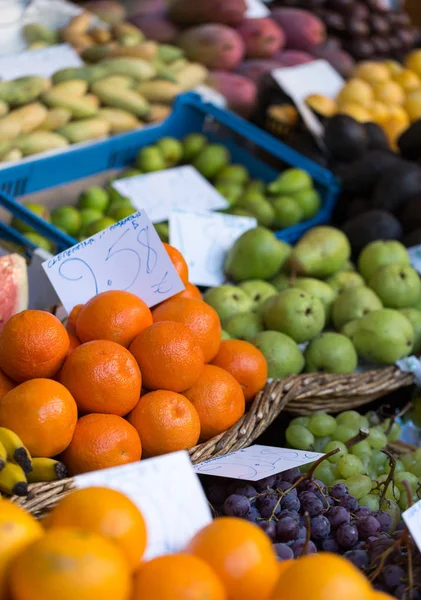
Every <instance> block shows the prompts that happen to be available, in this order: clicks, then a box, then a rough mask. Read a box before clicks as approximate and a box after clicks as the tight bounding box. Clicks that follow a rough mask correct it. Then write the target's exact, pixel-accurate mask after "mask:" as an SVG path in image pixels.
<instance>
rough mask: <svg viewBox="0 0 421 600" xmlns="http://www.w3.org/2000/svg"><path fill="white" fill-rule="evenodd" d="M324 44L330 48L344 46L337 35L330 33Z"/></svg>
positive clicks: (338, 48)
mask: <svg viewBox="0 0 421 600" xmlns="http://www.w3.org/2000/svg"><path fill="white" fill-rule="evenodd" d="M323 46H324V48H326V49H329V50H340V49H341V48H342V43H341V40H339V39H338V38H337V37H335V36H333V35H330V36H329V37H328V38H327V40H326V41H325V43H324V44H323Z"/></svg>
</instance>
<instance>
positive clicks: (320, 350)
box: [304, 332, 358, 374]
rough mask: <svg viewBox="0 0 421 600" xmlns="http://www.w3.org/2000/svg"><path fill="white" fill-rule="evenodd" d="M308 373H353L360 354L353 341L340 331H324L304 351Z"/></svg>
mask: <svg viewBox="0 0 421 600" xmlns="http://www.w3.org/2000/svg"><path fill="white" fill-rule="evenodd" d="M304 358H305V360H306V367H305V370H306V372H307V373H313V372H318V373H338V374H340V373H353V372H354V371H355V369H356V368H357V364H358V356H357V352H356V350H355V348H354V345H353V344H352V342H351V341H350V340H349V339H348V338H347V337H346V336H344V335H341V334H340V333H331V332H328V333H322V334H321V335H320V336H319V337H317V338H315V339H314V340H312V341H311V342H310V344H309V345H308V347H307V348H306V351H305V353H304Z"/></svg>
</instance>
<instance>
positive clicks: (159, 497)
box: [75, 452, 212, 560]
mask: <svg viewBox="0 0 421 600" xmlns="http://www.w3.org/2000/svg"><path fill="white" fill-rule="evenodd" d="M75 485H76V487H77V488H87V487H97V486H99V487H106V488H111V489H113V490H118V491H120V492H122V493H124V494H126V495H127V496H128V497H129V498H130V499H131V500H132V501H133V502H134V503H135V504H136V506H137V507H138V508H139V509H140V510H141V512H142V514H143V516H144V518H145V521H146V527H147V536H148V544H147V548H146V553H145V556H144V559H146V560H149V559H151V558H154V557H155V556H161V555H162V554H170V553H173V552H180V551H182V550H183V549H184V548H185V546H186V545H187V544H188V542H189V541H190V540H191V538H192V537H193V536H194V535H195V533H197V532H198V531H199V530H200V529H202V528H203V527H205V525H207V524H208V523H210V522H211V521H212V516H211V512H210V510H209V505H208V502H207V500H206V497H205V494H204V492H203V490H202V487H201V485H200V483H199V481H198V478H197V477H196V475H195V474H194V471H193V469H192V466H191V463H190V459H189V457H188V454H187V452H174V453H173V454H167V455H166V456H159V457H157V458H149V459H147V460H142V461H140V462H137V463H131V464H129V465H124V466H123V467H115V468H112V469H104V470H102V471H95V472H93V473H86V474H84V475H79V476H77V477H75Z"/></svg>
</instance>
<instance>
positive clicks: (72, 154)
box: [0, 93, 339, 250]
mask: <svg viewBox="0 0 421 600" xmlns="http://www.w3.org/2000/svg"><path fill="white" fill-rule="evenodd" d="M198 132H201V133H204V134H205V135H206V137H207V138H208V139H209V140H210V141H212V142H219V143H222V144H224V145H225V146H226V147H227V148H228V149H229V150H230V152H231V157H232V160H233V162H235V163H240V164H243V165H244V166H245V167H246V168H247V169H248V171H249V173H250V174H251V176H252V177H254V178H258V179H263V180H264V181H266V182H269V181H272V180H273V179H275V177H276V176H277V175H278V173H279V172H280V171H281V170H283V169H285V168H290V167H296V168H300V169H304V170H306V171H307V172H308V173H309V175H310V176H311V177H312V179H313V181H314V184H315V187H316V188H317V189H318V191H319V192H320V194H321V197H322V208H321V210H320V211H319V213H318V214H317V215H316V216H315V217H313V218H312V219H309V220H307V221H303V222H302V223H299V224H298V225H295V226H293V227H289V228H287V229H283V230H280V231H277V232H276V235H277V237H278V238H280V239H283V240H285V241H288V242H295V241H296V240H297V239H299V238H300V237H301V236H302V235H303V233H304V232H305V231H307V230H308V229H310V228H312V227H314V226H316V225H320V224H322V223H327V222H329V221H330V219H331V216H332V212H333V208H334V206H335V201H336V197H337V195H338V193H339V182H338V180H337V178H336V177H335V176H334V175H333V174H332V173H331V172H330V171H328V170H327V169H324V168H323V167H321V166H319V165H318V164H316V163H315V162H313V161H312V160H310V159H308V158H306V157H304V156H303V155H302V154H300V153H299V152H296V151H295V150H293V149H292V148H289V147H288V146H286V145H285V144H283V143H282V142H280V141H279V140H277V139H275V138H274V137H272V136H271V135H269V134H267V133H265V132H264V131H262V130H260V129H259V128H257V127H256V126H255V125H252V124H251V123H249V122H247V121H245V120H244V119H242V118H240V117H238V116H237V115H235V114H233V113H231V112H229V111H226V110H224V109H221V108H218V107H216V106H214V105H213V104H210V103H208V102H204V101H203V100H202V99H201V98H200V96H198V95H197V94H194V93H188V94H184V95H182V96H179V98H178V99H177V101H176V103H175V106H174V110H173V112H172V114H171V115H170V117H169V118H168V119H167V120H166V121H164V122H163V123H162V124H160V125H155V126H150V127H146V128H144V129H141V130H138V131H134V132H131V133H126V134H123V135H119V136H115V137H112V138H109V139H106V140H103V141H100V142H96V143H89V144H83V145H79V146H75V147H70V148H69V149H68V150H66V151H62V152H59V153H57V152H55V153H53V154H51V153H50V154H48V155H45V156H43V157H40V158H33V159H24V160H23V161H21V162H19V163H16V164H14V165H12V166H10V167H8V168H4V169H0V205H2V206H3V207H4V208H6V209H7V210H8V211H10V212H11V213H12V214H14V215H16V216H18V217H19V218H20V219H23V220H25V221H26V222H28V223H29V224H30V225H31V226H32V227H33V228H34V229H35V230H37V231H38V232H39V233H40V234H41V235H44V236H45V237H47V238H48V239H50V240H51V241H52V242H54V243H55V244H56V245H57V249H58V250H60V249H62V248H66V247H69V246H71V245H74V244H75V243H77V241H76V240H74V239H73V238H71V237H70V236H68V235H65V234H63V233H62V232H60V231H59V230H58V229H56V228H55V227H53V226H52V225H48V224H46V223H45V221H43V220H42V219H40V218H39V217H37V216H36V215H33V213H30V212H29V211H25V209H24V208H23V207H22V205H21V204H19V203H18V202H16V201H15V200H14V199H13V197H19V196H22V195H24V194H30V193H34V192H37V191H40V190H43V189H47V188H51V187H54V186H57V185H62V184H65V183H70V182H72V181H75V180H77V179H81V178H84V177H89V176H91V175H95V174H98V173H101V172H103V171H108V170H110V169H118V168H123V167H126V166H128V165H130V164H132V163H133V161H134V160H135V158H136V155H137V153H138V151H139V149H140V148H142V147H144V146H149V145H151V144H154V143H155V142H157V141H158V140H159V139H160V138H162V137H164V136H171V137H175V138H179V139H181V138H183V137H184V136H186V135H188V134H189V133H198Z"/></svg>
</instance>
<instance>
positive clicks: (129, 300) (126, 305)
mask: <svg viewBox="0 0 421 600" xmlns="http://www.w3.org/2000/svg"><path fill="white" fill-rule="evenodd" d="M152 322H153V321H152V315H151V311H150V310H149V307H148V306H147V304H145V302H143V300H141V299H140V298H138V297H137V296H135V295H134V294H131V293H130V292H123V291H118V290H110V291H109V292H102V294H98V295H97V296H94V297H93V298H91V300H89V302H87V303H86V304H85V306H83V307H82V308H81V310H80V312H79V315H78V317H77V321H76V332H77V336H78V338H79V339H80V340H81V342H90V341H92V340H110V341H111V342H117V344H121V345H122V346H124V347H125V348H128V347H129V345H130V344H131V342H132V341H133V340H134V338H135V337H136V336H137V335H138V334H139V333H140V332H141V331H143V330H144V329H145V328H146V327H149V325H152Z"/></svg>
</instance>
